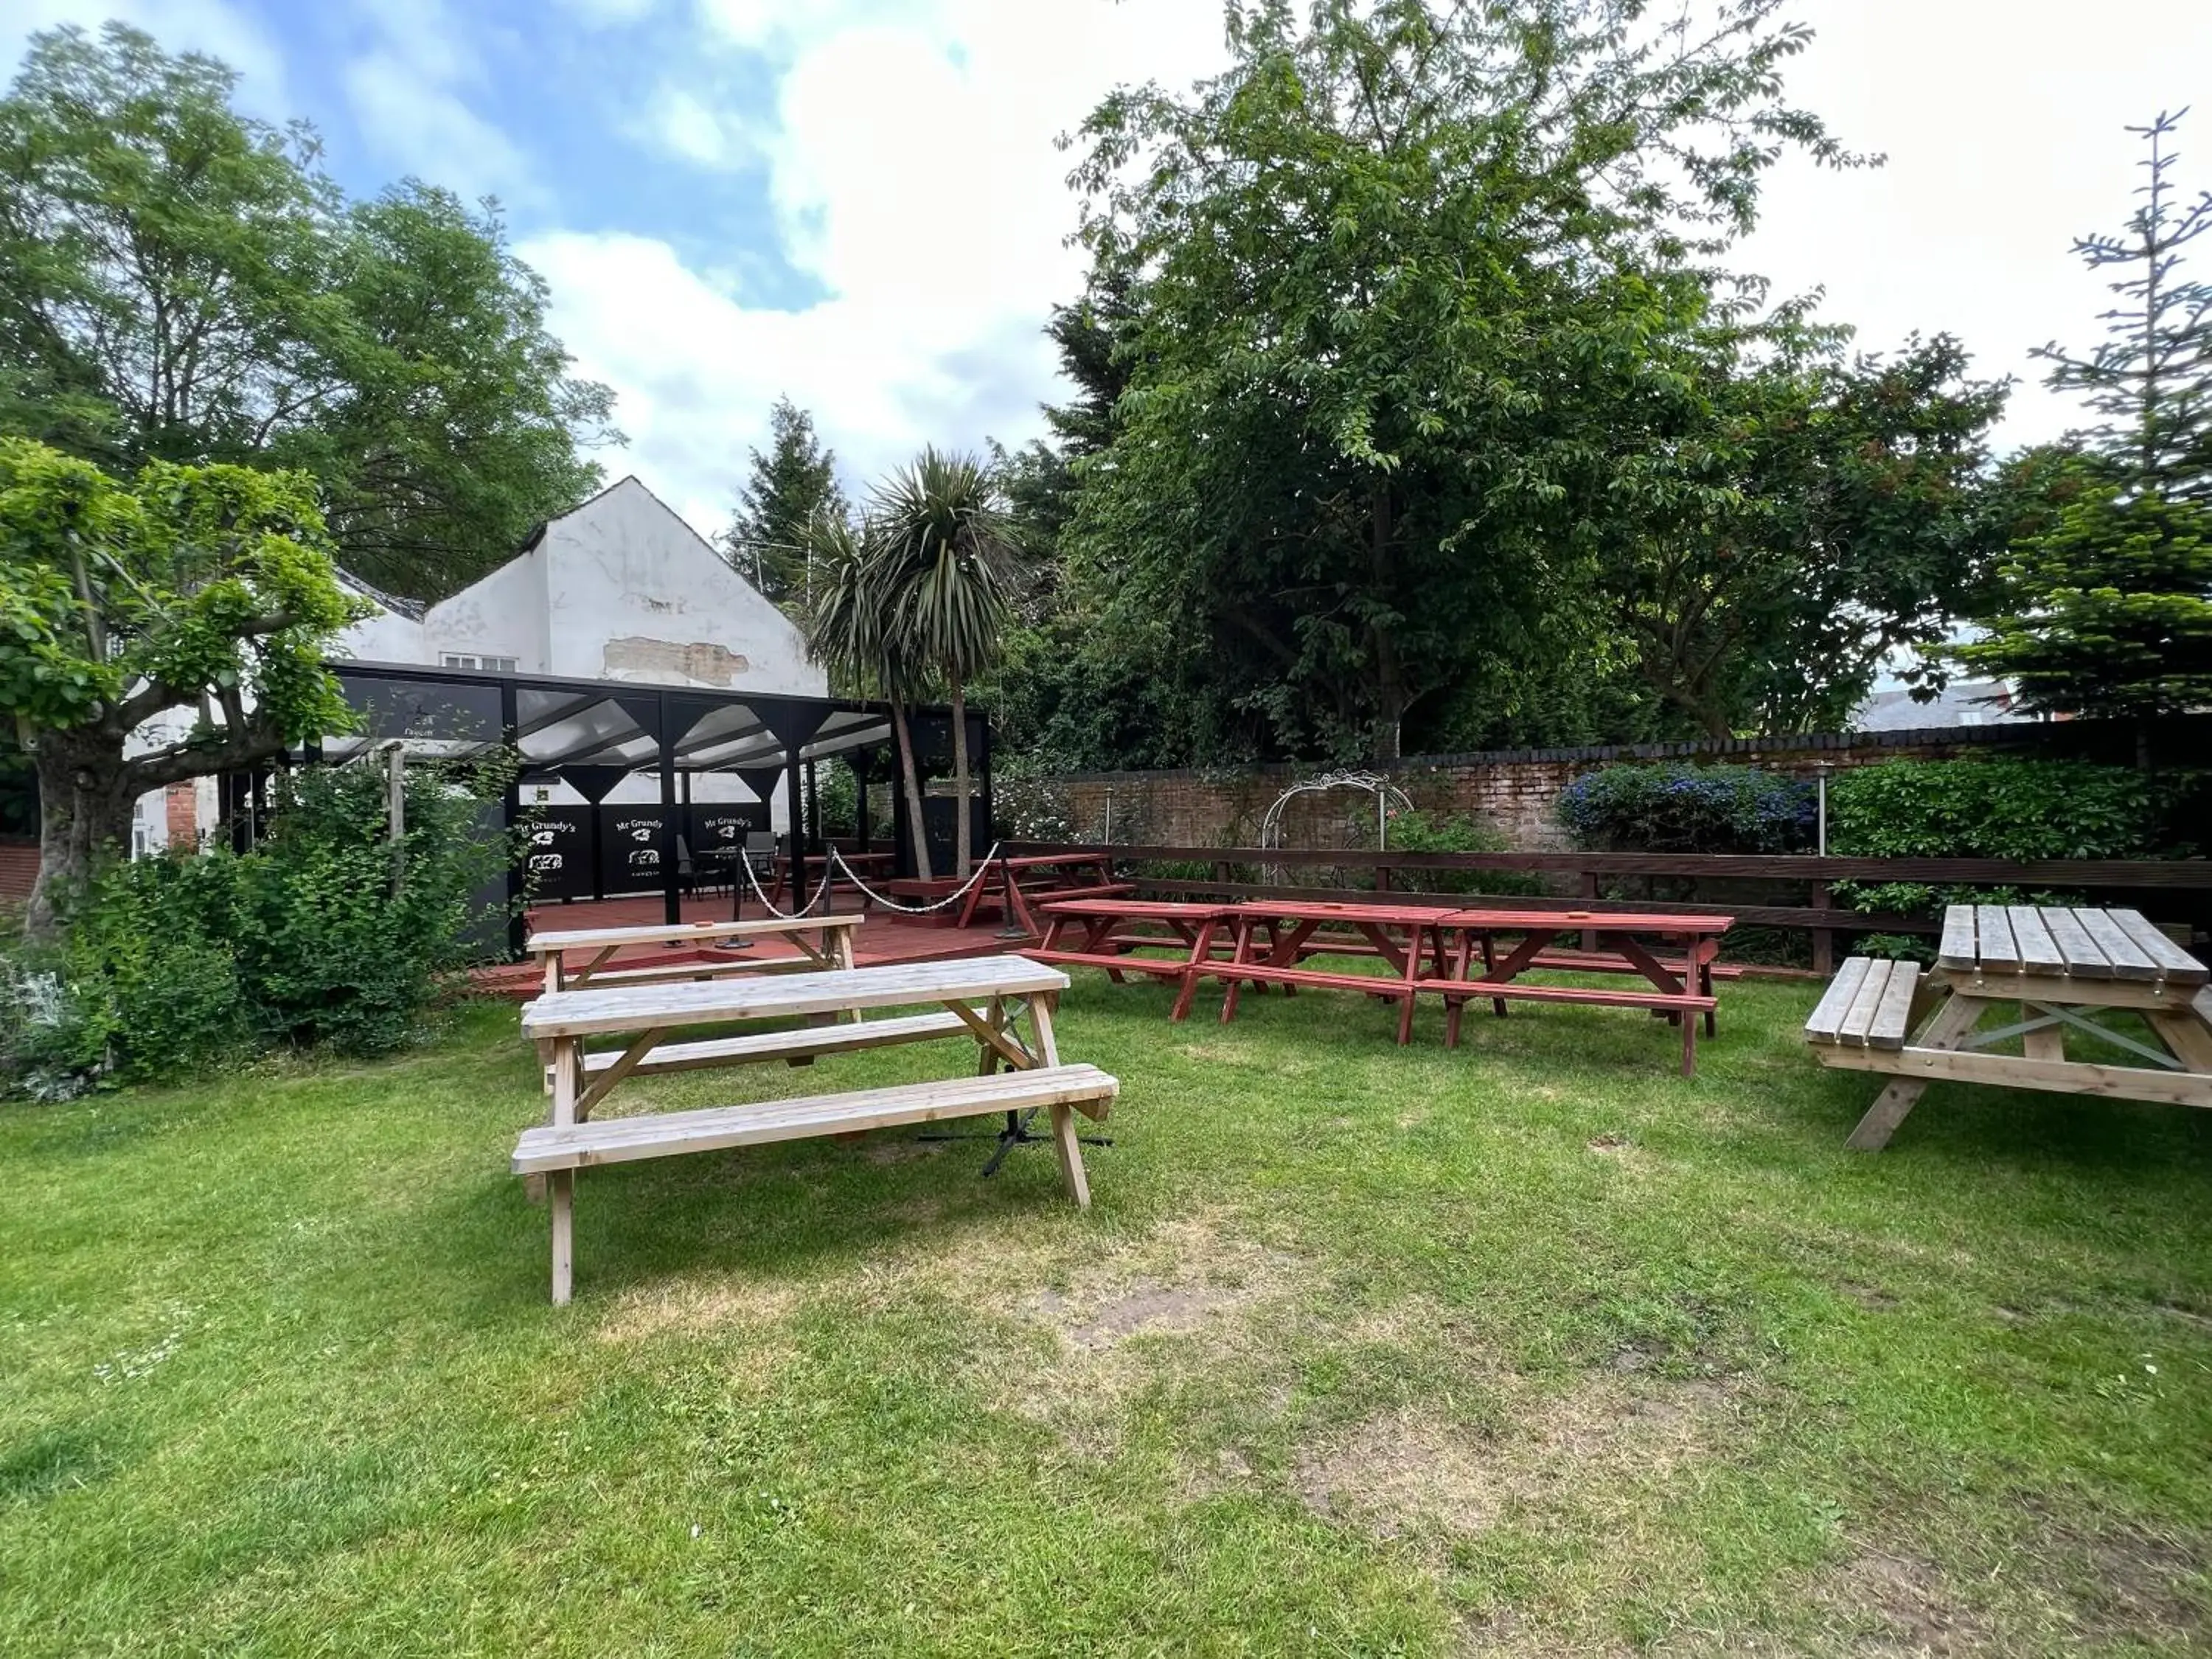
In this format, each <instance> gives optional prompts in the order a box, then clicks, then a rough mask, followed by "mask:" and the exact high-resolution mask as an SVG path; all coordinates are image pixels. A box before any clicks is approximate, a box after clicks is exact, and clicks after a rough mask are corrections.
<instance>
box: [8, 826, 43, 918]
mask: <svg viewBox="0 0 2212 1659" xmlns="http://www.w3.org/2000/svg"><path fill="white" fill-rule="evenodd" d="M38 879H39V843H38V842H34V841H28V840H19V839H17V838H15V837H14V836H9V837H8V838H7V839H5V840H0V899H13V900H15V901H16V902H21V901H22V900H24V899H27V898H28V897H30V896H31V889H32V887H33V886H34V885H35V884H37V882H38Z"/></svg>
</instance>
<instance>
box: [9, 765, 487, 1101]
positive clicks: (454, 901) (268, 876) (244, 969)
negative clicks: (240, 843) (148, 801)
mask: <svg viewBox="0 0 2212 1659" xmlns="http://www.w3.org/2000/svg"><path fill="white" fill-rule="evenodd" d="M500 788H501V775H497V774H496V773H487V772H471V773H461V772H456V771H452V770H448V769H422V768H418V769H416V770H414V771H413V772H411V773H410V777H409V787H408V792H407V834H406V837H405V843H404V875H403V877H402V878H401V880H400V883H399V886H398V891H397V892H396V893H395V892H394V891H393V890H392V875H393V858H392V845H391V842H390V840H389V838H388V836H387V835H386V820H385V811H386V797H385V789H386V783H385V780H384V778H383V776H382V775H380V772H379V771H378V770H377V769H374V768H369V767H351V768H346V769H331V770H323V769H316V770H312V771H308V772H305V773H301V774H298V775H295V776H293V777H291V778H289V780H286V781H283V784H282V785H281V786H280V790H279V797H278V800H277V803H276V811H275V812H274V813H273V815H272V817H271V820H270V826H269V834H268V836H267V837H266V839H264V841H263V842H261V843H260V844H259V845H258V846H257V847H256V848H254V849H253V850H252V852H250V853H247V854H243V855H239V854H233V853H232V852H230V851H229V850H228V848H217V849H216V850H213V851H210V852H206V853H198V854H187V853H178V854H169V855H166V856H163V857H160V858H150V859H141V860H136V861H134V862H131V863H127V864H118V865H113V866H109V867H107V868H106V869H105V870H103V871H101V872H100V873H99V874H98V875H97V876H95V878H94V879H93V880H92V882H91V883H90V884H88V885H87V886H86V887H85V888H83V889H82V890H80V891H79V892H78V893H77V894H76V895H75V896H73V897H72V898H71V900H70V902H69V903H68V904H67V906H66V908H65V913H64V914H65V921H66V927H65V930H64V937H63V939H62V942H61V943H60V944H59V945H58V946H56V947H52V948H51V949H46V950H39V949H33V950H32V951H27V952H26V953H24V954H23V955H22V956H21V957H20V958H19V959H18V960H16V961H15V962H14V963H11V964H10V965H9V980H10V982H11V983H12V985H13V987H14V988H15V994H14V997H13V999H12V1002H11V1008H12V1014H11V1018H10V1019H9V1024H8V1030H7V1036H8V1052H7V1054H6V1060H7V1062H8V1066H9V1072H10V1073H12V1074H13V1075H14V1077H15V1080H16V1082H17V1083H18V1085H19V1086H26V1087H29V1088H32V1089H33V1090H34V1091H40V1092H47V1093H51V1092H55V1091H58V1090H62V1089H64V1088H65V1087H66V1086H67V1085H69V1084H70V1082H71V1081H72V1080H74V1081H75V1082H76V1083H77V1084H78V1085H82V1084H83V1083H86V1082H90V1081H94V1080H103V1079H105V1080H123V1081H128V1080H132V1079H143V1078H153V1077H161V1076H166V1075H168V1074H170V1073H173V1072H174V1071H177V1070H179V1069H185V1070H189V1069H191V1068H193V1067H196V1066H206V1065H210V1064H212V1063H216V1062H218V1061H221V1060H228V1059H232V1058H235V1057H237V1056H239V1055H240V1054H250V1053H252V1052H253V1051H255V1050H256V1049H258V1048H260V1047H262V1046H264V1045H267V1044H272V1043H273V1044H278V1045H283V1046H287V1047H310V1046H316V1047H327V1048H331V1049H334V1050H336V1051H337V1052H340V1053H344V1054H381V1053H385V1052H388V1051H389V1050H391V1049H393V1048H398V1047H399V1046H400V1045H401V1044H403V1043H404V1042H406V1041H408V1040H409V1038H410V1036H412V1035H413V1034H414V1032H415V1031H416V1029H417V1027H418V1026H419V1024H420V1023H421V1020H422V1015H423V1012H424V1011H425V1010H426V1009H427V1008H428V1006H429V1005H430V1003H431V1001H432V1000H433V998H434V997H435V994H436V991H437V986H438V981H439V980H440V978H441V975H445V974H447V973H448V972H449V971H451V970H453V969H456V968H458V967H459V966H461V965H463V964H464V963H465V962H466V961H467V960H468V959H469V957H470V955H471V942H470V939H469V934H470V932H471V927H472V926H473V925H474V924H476V923H477V922H478V921H482V920H483V917H481V916H480V915H477V910H476V900H475V895H476V894H477V891H478V890H480V889H481V888H482V887H483V885H484V884H486V883H487V882H488V881H489V880H490V879H492V878H495V876H496V875H497V873H498V872H499V871H500V870H501V869H502V868H503V867H504V861H505V860H506V858H507V854H508V852H509V850H510V849H508V848H507V847H506V846H505V845H504V843H503V841H502V838H501V837H500V836H498V835H496V834H491V835H486V834H485V833H483V831H482V830H481V829H479V827H478V816H479V812H480V810H481V808H482V807H483V804H484V803H485V802H486V801H488V800H493V799H497V798H498V794H499V791H500Z"/></svg>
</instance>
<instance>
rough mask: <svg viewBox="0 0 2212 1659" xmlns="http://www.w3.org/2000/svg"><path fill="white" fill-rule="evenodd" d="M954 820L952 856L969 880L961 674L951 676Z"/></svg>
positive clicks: (965, 733) (965, 734)
mask: <svg viewBox="0 0 2212 1659" xmlns="http://www.w3.org/2000/svg"><path fill="white" fill-rule="evenodd" d="M952 788H953V805H952V821H953V823H954V825H955V826H956V827H955V829H953V832H952V833H953V834H954V835H955V836H958V837H959V840H958V842H957V843H956V845H955V847H954V850H953V855H952V868H953V871H954V872H955V873H956V874H957V875H958V876H959V878H960V879H961V880H963V881H965V880H967V879H968V836H969V827H970V824H971V823H972V820H971V818H970V817H969V800H968V694H967V693H966V692H965V691H964V690H962V689H961V684H960V677H959V676H958V675H957V674H955V675H954V676H953V677H952Z"/></svg>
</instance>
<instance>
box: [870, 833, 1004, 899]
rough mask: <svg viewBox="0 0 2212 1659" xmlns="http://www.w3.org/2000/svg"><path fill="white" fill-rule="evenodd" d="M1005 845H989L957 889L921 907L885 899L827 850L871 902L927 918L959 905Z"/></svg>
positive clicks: (995, 860)
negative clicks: (988, 849) (980, 859)
mask: <svg viewBox="0 0 2212 1659" xmlns="http://www.w3.org/2000/svg"><path fill="white" fill-rule="evenodd" d="M1005 845H1006V843H1005V842H999V841H994V842H992V843H991V850H990V851H989V852H987V853H986V854H983V861H982V862H981V863H980V864H978V865H977V866H975V870H974V871H973V872H971V873H970V874H969V878H968V879H967V880H965V881H963V882H962V883H961V884H960V885H959V886H958V887H957V888H956V889H954V890H952V891H951V893H948V894H947V895H946V896H945V897H943V898H941V899H939V900H938V901H937V902H935V903H933V904H921V905H910V904H900V903H898V902H896V901H894V900H891V899H887V898H885V897H884V896H883V895H882V894H881V893H878V891H876V890H875V889H874V888H872V887H871V886H869V885H868V884H867V883H866V882H865V881H862V880H861V879H860V877H859V876H858V875H856V874H854V871H853V866H851V865H849V864H848V863H846V862H845V857H844V854H842V853H840V852H839V851H838V850H837V849H836V848H834V847H832V848H829V856H830V858H831V859H833V860H836V865H837V867H838V868H839V869H840V870H842V871H843V872H845V879H846V880H848V881H849V882H851V883H852V884H853V885H854V886H855V887H857V888H859V889H860V890H861V891H862V892H863V893H865V894H866V895H867V896H868V898H869V900H870V901H871V902H873V903H876V904H880V905H882V906H883V907H884V909H886V910H896V911H897V912H898V913H899V915H902V916H927V915H935V914H936V913H937V912H938V911H939V910H945V909H950V908H951V907H952V906H953V905H956V904H957V903H959V902H960V901H961V900H962V899H964V898H966V897H967V896H968V894H969V890H970V889H972V888H973V887H974V886H975V884H976V883H977V882H979V881H981V880H982V879H983V878H984V877H985V876H987V875H988V874H990V873H991V866H992V865H993V864H994V863H996V862H997V861H998V857H999V849H1000V848H1001V847H1003V846H1005Z"/></svg>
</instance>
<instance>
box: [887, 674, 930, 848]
mask: <svg viewBox="0 0 2212 1659" xmlns="http://www.w3.org/2000/svg"><path fill="white" fill-rule="evenodd" d="M891 729H892V730H893V731H894V732H897V733H898V751H899V775H900V777H901V779H902V781H904V783H905V785H906V811H907V823H908V827H909V829H911V831H912V833H913V836H914V872H915V874H916V875H917V876H920V877H921V878H922V879H923V880H924V881H927V880H929V879H930V878H931V877H932V876H933V875H934V874H935V873H936V872H934V871H933V870H932V869H931V868H930V866H929V825H928V823H927V822H926V821H925V820H924V819H923V817H922V816H921V774H920V773H919V772H917V771H916V770H915V764H914V733H913V732H911V731H909V730H908V728H907V723H906V704H905V703H904V702H902V701H901V700H900V699H898V698H896V697H894V698H892V699H891Z"/></svg>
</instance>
